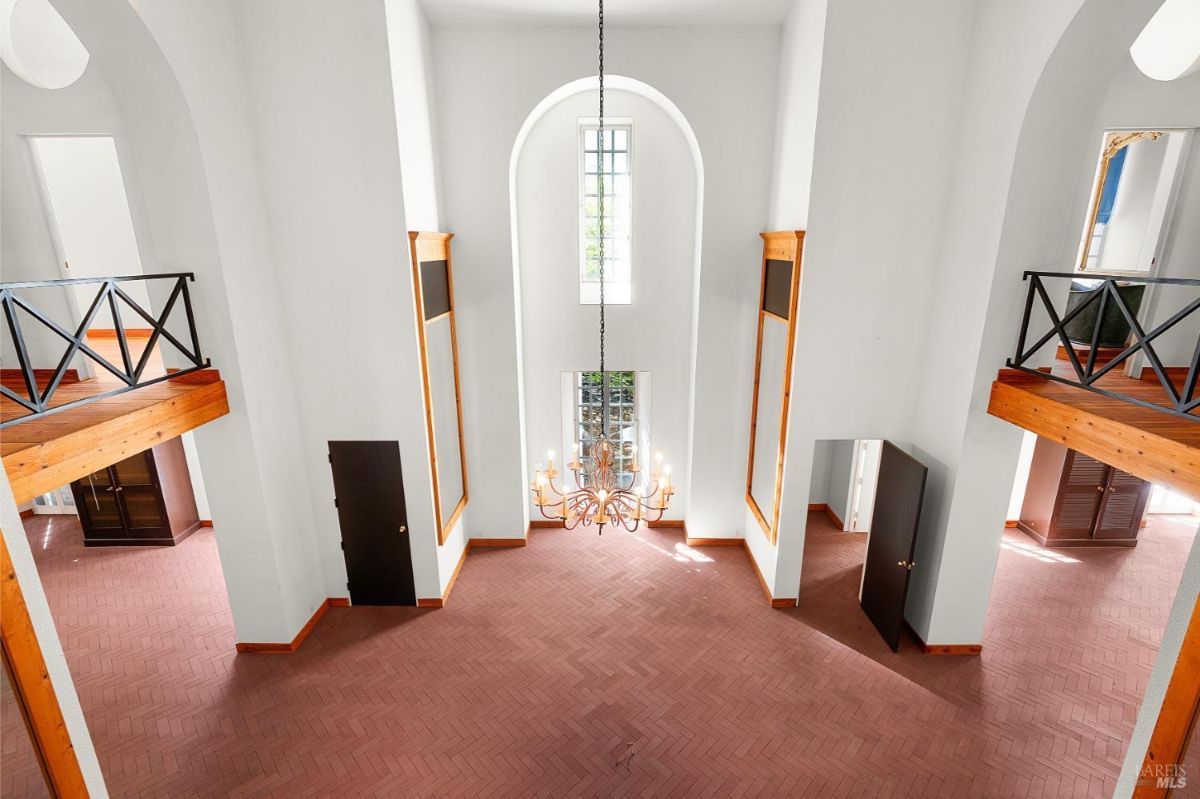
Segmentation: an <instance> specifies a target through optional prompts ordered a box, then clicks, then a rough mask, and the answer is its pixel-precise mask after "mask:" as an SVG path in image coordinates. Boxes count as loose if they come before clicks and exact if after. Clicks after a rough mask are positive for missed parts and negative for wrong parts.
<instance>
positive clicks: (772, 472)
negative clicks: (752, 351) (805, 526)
mask: <svg viewBox="0 0 1200 799" xmlns="http://www.w3.org/2000/svg"><path fill="white" fill-rule="evenodd" d="M787 333H788V325H787V323H786V322H784V321H782V320H780V319H776V318H775V317H771V316H766V317H764V318H763V330H762V355H761V358H760V361H759V380H758V406H757V413H756V414H755V425H754V460H753V463H752V471H751V477H750V497H751V498H752V499H753V500H754V504H756V505H758V509H759V512H760V513H762V515H763V516H764V517H765V518H766V520H767V523H768V524H771V523H772V519H773V516H774V508H775V489H776V481H777V480H778V476H779V469H778V464H779V438H780V433H781V431H782V427H783V389H784V374H785V370H786V368H787V364H786V360H787Z"/></svg>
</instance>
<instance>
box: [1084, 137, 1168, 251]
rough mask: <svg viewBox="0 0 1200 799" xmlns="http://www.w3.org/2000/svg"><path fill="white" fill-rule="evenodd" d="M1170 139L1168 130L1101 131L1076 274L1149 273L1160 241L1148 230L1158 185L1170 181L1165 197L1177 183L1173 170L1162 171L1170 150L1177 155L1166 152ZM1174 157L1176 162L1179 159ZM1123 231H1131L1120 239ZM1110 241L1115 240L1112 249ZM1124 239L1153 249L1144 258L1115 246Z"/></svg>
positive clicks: (1135, 249) (1164, 169)
mask: <svg viewBox="0 0 1200 799" xmlns="http://www.w3.org/2000/svg"><path fill="white" fill-rule="evenodd" d="M1170 138H1171V135H1170V132H1169V131H1166V130H1110V131H1105V133H1104V140H1103V143H1102V144H1101V148H1100V160H1099V164H1098V166H1097V168H1096V179H1095V183H1094V184H1093V186H1092V192H1091V200H1090V202H1089V205H1088V213H1087V219H1086V220H1085V223H1084V230H1083V238H1082V241H1081V242H1080V246H1079V251H1080V254H1079V263H1078V267H1077V271H1079V272H1104V273H1111V272H1143V271H1149V269H1150V264H1151V262H1152V261H1151V259H1152V258H1153V251H1152V250H1153V246H1155V245H1157V241H1158V231H1157V230H1155V231H1154V234H1153V235H1149V233H1150V230H1149V228H1150V227H1153V225H1152V222H1153V220H1152V219H1150V218H1149V217H1150V216H1151V215H1152V209H1151V207H1150V206H1151V205H1153V198H1154V196H1155V194H1157V193H1158V192H1159V189H1158V184H1160V183H1162V182H1163V181H1164V180H1165V181H1168V184H1167V185H1165V186H1163V189H1164V190H1165V191H1167V192H1168V193H1169V192H1170V190H1171V185H1170V183H1173V182H1174V178H1175V169H1174V168H1173V167H1172V168H1170V169H1166V168H1165V167H1167V166H1168V164H1167V163H1166V161H1167V159H1168V158H1169V157H1170V156H1171V155H1172V154H1171V153H1169V150H1172V149H1177V148H1171V147H1169V145H1170V144H1171V142H1170V141H1169V140H1170ZM1173 155H1174V157H1175V159H1176V160H1177V159H1178V153H1174V154H1173ZM1130 161H1132V162H1134V167H1135V168H1134V169H1127V167H1128V166H1129V163H1128V162H1130ZM1131 173H1132V174H1131ZM1134 184H1136V185H1134ZM1159 227H1161V220H1160V221H1159ZM1126 228H1129V231H1128V233H1127V234H1126V235H1124V236H1122V235H1121V233H1122V231H1124V230H1125V229H1126ZM1110 239H1115V240H1116V241H1115V243H1114V242H1111V241H1110ZM1125 239H1129V240H1134V239H1136V242H1137V244H1138V245H1140V244H1142V243H1144V242H1145V241H1146V240H1147V239H1152V241H1150V242H1149V243H1150V245H1151V248H1150V250H1149V251H1147V252H1146V253H1142V252H1140V249H1141V248H1140V247H1138V246H1129V245H1127V246H1124V247H1121V246H1118V245H1120V244H1121V243H1122V241H1123V240H1125ZM1110 245H1111V246H1110ZM1130 250H1132V252H1131V251H1130Z"/></svg>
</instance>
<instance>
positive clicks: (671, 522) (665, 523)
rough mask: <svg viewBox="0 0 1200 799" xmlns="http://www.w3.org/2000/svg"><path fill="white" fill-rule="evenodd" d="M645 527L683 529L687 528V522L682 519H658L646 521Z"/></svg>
mask: <svg viewBox="0 0 1200 799" xmlns="http://www.w3.org/2000/svg"><path fill="white" fill-rule="evenodd" d="M646 526H647V527H678V528H682V529H684V530H686V529H687V523H686V522H685V521H684V520H683V519H659V520H658V521H656V522H646Z"/></svg>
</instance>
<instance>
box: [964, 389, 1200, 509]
mask: <svg viewBox="0 0 1200 799" xmlns="http://www.w3.org/2000/svg"><path fill="white" fill-rule="evenodd" d="M1018 374H1019V373H1018ZM1001 378H1002V379H1000V380H997V381H995V382H994V383H992V393H991V399H990V401H989V402H988V413H990V414H991V415H992V416H995V417H997V418H1000V419H1003V420H1005V421H1007V422H1011V423H1013V424H1015V425H1017V426H1018V427H1021V428H1023V429H1025V430H1029V431H1030V432H1033V433H1037V434H1038V435H1039V436H1042V437H1044V438H1048V439H1050V440H1052V441H1055V442H1057V443H1060V444H1062V445H1064V446H1066V447H1068V448H1069V449H1073V450H1076V451H1077V452H1082V453H1083V454H1084V455H1088V456H1090V457H1092V458H1095V459H1096V460H1099V461H1102V462H1104V463H1107V464H1109V465H1110V466H1115V467H1116V468H1118V469H1121V470H1123V471H1126V472H1129V473H1130V474H1133V475H1136V476H1138V477H1140V478H1142V479H1143V480H1149V481H1150V482H1153V483H1160V484H1162V485H1165V486H1167V487H1169V488H1171V489H1172V490H1174V491H1177V492H1179V493H1181V494H1185V495H1187V496H1189V497H1191V498H1192V499H1195V500H1197V501H1200V446H1192V445H1190V444H1189V435H1200V424H1198V423H1196V422H1189V421H1187V420H1185V419H1173V418H1172V417H1170V416H1167V415H1166V414H1161V413H1158V412H1157V411H1152V410H1146V411H1145V414H1148V416H1146V417H1145V418H1146V420H1147V421H1146V422H1144V423H1141V425H1142V426H1135V425H1134V424H1129V423H1125V422H1122V421H1120V420H1118V419H1114V418H1110V417H1109V416H1106V415H1101V414H1099V413H1092V412H1089V411H1087V410H1085V409H1083V408H1080V407H1077V406H1075V405H1072V404H1068V403H1066V402H1061V401H1059V400H1056V399H1054V398H1052V397H1047V396H1043V395H1042V394H1040V393H1037V392H1036V391H1031V390H1027V387H1039V386H1040V385H1041V384H1042V383H1045V382H1047V381H1042V380H1039V379H1038V378H1036V377H1030V378H1028V381H1033V382H1027V381H1024V380H1021V379H1019V378H1017V379H1013V378H1008V379H1005V378H1006V376H1005V375H1004V373H1001ZM1010 380H1011V382H1010ZM1073 390H1074V391H1078V392H1081V393H1083V394H1088V392H1086V391H1084V389H1073ZM1092 398H1096V399H1095V400H1094V401H1096V402H1100V403H1114V404H1115V405H1118V406H1120V405H1129V403H1122V402H1121V400H1117V399H1111V398H1108V397H1103V396H1101V395H1098V394H1096V395H1089V397H1088V399H1092ZM1130 407H1133V408H1136V407H1137V406H1130ZM1179 426H1184V427H1182V428H1180V427H1179ZM1189 426H1190V430H1191V431H1193V432H1192V433H1190V434H1189V432H1188V431H1189ZM1176 428H1179V429H1182V430H1183V431H1184V432H1183V434H1182V436H1180V435H1169V434H1167V433H1168V431H1171V430H1174V429H1176ZM1197 440H1200V439H1197Z"/></svg>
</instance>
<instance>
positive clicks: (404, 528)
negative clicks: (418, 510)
mask: <svg viewBox="0 0 1200 799" xmlns="http://www.w3.org/2000/svg"><path fill="white" fill-rule="evenodd" d="M399 532H400V533H401V534H404V533H407V532H408V528H407V527H406V526H404V525H403V524H402V525H400V530H399Z"/></svg>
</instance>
